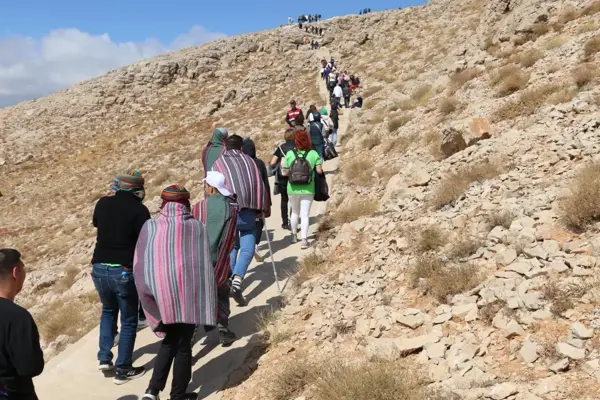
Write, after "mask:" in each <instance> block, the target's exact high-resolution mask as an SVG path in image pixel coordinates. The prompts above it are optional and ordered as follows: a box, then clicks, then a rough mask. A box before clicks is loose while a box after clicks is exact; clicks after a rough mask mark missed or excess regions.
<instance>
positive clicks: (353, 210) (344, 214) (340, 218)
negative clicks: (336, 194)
mask: <svg viewBox="0 0 600 400" xmlns="http://www.w3.org/2000/svg"><path fill="white" fill-rule="evenodd" d="M378 208H379V204H378V203H377V201H375V200H369V199H356V200H353V201H350V202H344V203H343V205H342V206H341V207H340V208H338V209H337V210H336V211H335V213H334V214H333V215H332V216H331V218H332V220H333V223H334V224H335V225H343V224H346V223H350V222H353V221H356V220H357V219H359V218H361V217H366V216H369V215H372V214H373V213H374V212H375V211H377V209H378Z"/></svg>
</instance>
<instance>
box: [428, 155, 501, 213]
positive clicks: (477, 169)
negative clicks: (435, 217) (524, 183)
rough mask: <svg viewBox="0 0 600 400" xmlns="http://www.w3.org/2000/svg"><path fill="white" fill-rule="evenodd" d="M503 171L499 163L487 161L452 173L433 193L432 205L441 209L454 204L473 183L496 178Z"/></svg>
mask: <svg viewBox="0 0 600 400" xmlns="http://www.w3.org/2000/svg"><path fill="white" fill-rule="evenodd" d="M503 169H504V168H503V166H502V165H501V164H500V163H499V162H497V161H487V162H480V163H479V164H476V165H473V166H470V167H467V168H461V169H459V170H457V171H455V172H452V173H450V174H448V175H447V176H446V177H444V178H443V179H442V182H441V183H440V184H439V185H438V186H437V188H436V189H435V190H434V191H433V195H432V196H433V197H432V199H431V205H432V206H433V207H435V208H436V209H439V208H442V207H444V206H445V205H448V204H452V203H454V202H455V201H456V200H458V199H459V198H460V196H461V195H462V194H463V193H464V192H465V190H467V189H468V187H469V186H470V185H471V184H472V183H473V182H480V181H484V180H487V179H491V178H494V177H496V176H498V175H500V174H501V173H502V171H503Z"/></svg>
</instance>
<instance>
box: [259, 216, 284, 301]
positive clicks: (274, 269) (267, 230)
mask: <svg viewBox="0 0 600 400" xmlns="http://www.w3.org/2000/svg"><path fill="white" fill-rule="evenodd" d="M263 221H265V235H266V236H267V244H268V245H269V253H270V254H271V264H272V265H273V275H275V283H276V284H277V291H278V292H279V295H280V296H283V292H282V291H281V287H280V286H279V278H278V277H277V268H276V267H275V258H274V257H273V249H272V248H271V238H270V237H269V229H268V228H267V219H266V218H265V219H264V220H263Z"/></svg>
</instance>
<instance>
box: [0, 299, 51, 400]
mask: <svg viewBox="0 0 600 400" xmlns="http://www.w3.org/2000/svg"><path fill="white" fill-rule="evenodd" d="M0 316H2V317H0V387H4V390H5V391H6V392H7V393H8V398H9V399H15V400H37V396H36V394H35V388H34V387H33V380H32V378H33V377H35V376H38V375H40V374H41V373H42V371H43V370H44V353H43V352H42V349H41V347H40V335H39V333H38V329H37V326H36V324H35V322H34V320H33V318H32V317H31V314H29V311H27V310H26V309H24V308H23V307H21V306H18V305H16V304H15V303H13V302H12V301H10V300H8V299H3V298H0ZM0 398H3V397H2V395H0Z"/></svg>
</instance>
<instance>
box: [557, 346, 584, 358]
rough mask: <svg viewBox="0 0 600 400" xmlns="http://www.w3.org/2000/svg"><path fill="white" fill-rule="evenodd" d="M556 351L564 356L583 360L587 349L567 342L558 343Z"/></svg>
mask: <svg viewBox="0 0 600 400" xmlns="http://www.w3.org/2000/svg"><path fill="white" fill-rule="evenodd" d="M556 352H557V353H558V354H560V355H561V356H563V357H568V358H570V359H572V360H583V359H584V358H585V350H584V349H578V348H576V347H573V346H571V345H570V344H567V343H557V344H556Z"/></svg>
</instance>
